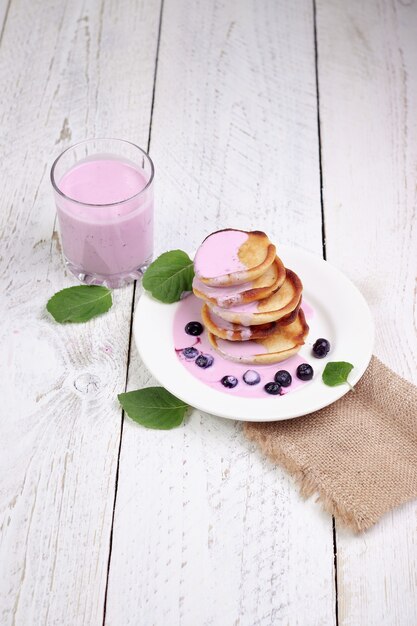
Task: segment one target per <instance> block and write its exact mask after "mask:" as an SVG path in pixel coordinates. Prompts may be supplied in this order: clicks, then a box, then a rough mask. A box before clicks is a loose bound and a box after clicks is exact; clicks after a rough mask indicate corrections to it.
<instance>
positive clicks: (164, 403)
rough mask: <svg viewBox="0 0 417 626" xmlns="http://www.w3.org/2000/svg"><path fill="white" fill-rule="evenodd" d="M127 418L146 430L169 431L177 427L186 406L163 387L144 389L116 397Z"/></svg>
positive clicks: (182, 417)
mask: <svg viewBox="0 0 417 626" xmlns="http://www.w3.org/2000/svg"><path fill="white" fill-rule="evenodd" d="M117 397H118V399H119V402H120V404H121V405H122V407H123V409H124V410H125V411H126V413H127V414H128V416H129V417H130V418H131V419H132V420H134V421H135V422H138V424H141V425H142V426H146V428H156V429H158V430H170V429H171V428H175V427H176V426H179V425H180V424H181V423H182V421H183V419H184V415H185V412H186V410H187V409H188V405H187V404H185V402H183V401H182V400H178V398H176V397H175V396H173V395H172V393H169V391H167V390H166V389H164V388H163V387H145V389H138V390H137V391H128V392H127V393H121V394H119V395H118V396H117Z"/></svg>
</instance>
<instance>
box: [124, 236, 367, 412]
mask: <svg viewBox="0 0 417 626" xmlns="http://www.w3.org/2000/svg"><path fill="white" fill-rule="evenodd" d="M279 252H280V254H281V253H282V256H283V257H284V256H285V255H288V256H291V255H292V256H295V257H299V258H300V263H303V262H304V261H305V260H308V259H309V258H310V259H313V260H314V263H318V264H319V265H321V266H322V267H326V268H328V269H329V270H330V272H333V273H334V274H335V275H336V276H337V277H339V278H340V279H341V280H342V281H344V282H345V283H346V284H349V288H350V289H351V290H352V292H353V293H355V296H356V297H357V302H360V305H361V306H362V309H363V312H366V314H367V320H366V321H367V331H368V350H367V352H366V355H365V356H364V358H363V360H362V363H361V365H360V366H355V367H354V369H353V370H352V373H351V383H352V385H356V384H357V383H358V381H359V380H360V379H361V378H362V376H363V374H364V373H365V371H366V369H367V368H368V365H369V363H370V360H371V358H372V354H373V346H374V338H375V325H374V320H373V317H372V313H371V310H370V308H369V305H368V303H367V302H366V300H365V298H364V296H363V295H362V293H361V291H360V290H359V289H358V287H357V286H356V285H355V284H354V283H353V282H352V281H351V280H350V278H348V277H347V276H346V274H344V273H343V272H342V271H341V270H340V269H339V268H337V267H335V266H334V265H332V264H331V263H329V262H328V261H327V260H325V259H323V258H322V257H320V256H319V255H317V254H314V253H312V252H309V251H307V250H305V249H304V248H300V247H297V246H286V245H282V246H280V250H279ZM291 264H292V263H290V264H289V265H291ZM299 273H300V274H302V272H299ZM301 280H303V276H302V275H301ZM149 305H151V306H157V307H158V308H159V307H170V309H169V311H170V313H171V316H173V315H174V314H175V310H176V308H177V307H178V305H179V303H178V302H177V303H174V304H172V305H169V304H168V305H167V304H164V303H162V302H159V301H158V300H156V299H154V298H153V297H152V296H151V295H150V294H149V293H148V292H146V291H143V293H142V294H141V296H140V298H139V301H138V303H137V305H136V307H135V314H134V319H133V337H134V341H135V345H136V348H137V350H138V352H139V355H140V358H141V360H142V361H143V363H144V365H145V367H146V368H147V369H148V370H149V372H150V373H151V374H152V376H153V377H154V378H155V379H156V380H157V381H159V384H161V385H163V386H164V387H165V389H167V390H168V391H169V392H170V393H172V394H173V395H175V396H176V397H178V398H180V399H181V400H183V401H184V402H187V404H189V405H190V406H191V407H193V408H195V409H197V410H198V411H201V412H203V413H207V414H210V415H214V416H216V417H222V418H224V419H232V420H238V421H254V422H255V421H256V422H274V421H283V420H286V419H295V418H297V417H302V416H303V415H308V414H310V413H314V412H315V411H318V410H320V409H322V408H324V407H326V406H330V405H331V404H333V403H334V402H336V401H337V400H339V399H340V398H341V397H343V396H344V395H345V394H346V393H348V392H349V391H350V388H349V387H348V386H347V385H339V386H337V387H323V390H325V393H324V394H323V396H322V399H321V400H320V401H317V402H315V403H314V404H313V405H311V404H309V403H305V404H306V406H305V407H304V408H300V409H297V410H296V411H295V412H294V411H290V413H287V414H284V415H274V416H272V415H271V416H265V415H262V413H263V410H262V408H261V406H262V404H263V409H264V410H265V406H266V405H267V404H268V405H270V406H272V403H273V402H274V400H273V399H270V398H248V397H243V396H227V394H225V393H224V392H223V391H217V390H215V389H213V388H212V387H209V386H207V385H206V384H205V383H204V382H202V381H199V380H198V379H196V378H195V377H193V376H192V375H191V374H189V372H188V371H187V370H186V369H185V368H184V367H183V366H182V365H181V364H180V362H179V361H177V359H176V357H175V359H176V362H177V363H178V364H179V366H180V367H181V369H182V371H184V372H186V374H187V376H190V378H191V380H192V381H194V382H195V383H199V385H198V386H200V385H201V386H202V388H204V389H205V390H210V392H207V393H208V395H211V392H213V393H214V394H216V395H217V394H219V399H221V400H222V399H224V398H228V401H230V400H233V401H235V402H234V403H235V404H238V405H239V401H240V402H242V401H244V403H245V405H247V406H246V409H247V413H250V416H249V417H245V416H242V415H241V411H240V410H237V411H236V413H233V412H232V411H230V410H227V411H226V412H225V411H224V410H221V409H217V408H216V406H214V407H213V406H210V408H208V407H207V404H205V403H204V402H203V403H201V402H200V401H199V397H198V394H196V396H195V397H194V398H193V401H192V402H190V400H189V399H188V398H187V397H184V394H183V392H182V390H179V389H178V388H176V387H175V382H173V383H171V380H166V379H164V381H163V382H161V381H160V372H158V371H157V368H155V367H154V366H153V363H152V359H148V358H147V355H146V354H144V352H145V353H146V349H145V348H144V346H143V344H142V337H141V333H140V332H139V329H138V327H139V322H140V317H141V315H142V311H143V309H144V307H146V306H149ZM171 321H172V320H171ZM364 352H365V351H364ZM150 361H151V362H150ZM326 362H327V361H326ZM179 371H181V370H179ZM162 378H164V377H163V376H162ZM297 393H298V391H295V392H294V395H296V394H297ZM185 395H186V396H187V393H185ZM200 395H201V394H200ZM288 396H292V397H293V394H288V395H286V396H283V398H285V397H288ZM203 397H204V396H203ZM275 402H276V399H275ZM260 405H261V406H260ZM249 406H250V410H249V409H248V407H249ZM255 406H256V407H257V408H258V410H259V414H260V417H256V416H254V415H253V412H252V411H253V409H254V408H255Z"/></svg>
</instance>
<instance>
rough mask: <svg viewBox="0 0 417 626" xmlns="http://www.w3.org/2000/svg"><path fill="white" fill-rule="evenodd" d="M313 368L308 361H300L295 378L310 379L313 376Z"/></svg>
mask: <svg viewBox="0 0 417 626" xmlns="http://www.w3.org/2000/svg"><path fill="white" fill-rule="evenodd" d="M313 374H314V370H313V368H312V367H311V365H309V364H308V363H301V365H299V366H298V367H297V378H299V379H300V380H311V379H312V378H313Z"/></svg>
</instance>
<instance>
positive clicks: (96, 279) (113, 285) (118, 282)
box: [64, 257, 152, 289]
mask: <svg viewBox="0 0 417 626" xmlns="http://www.w3.org/2000/svg"><path fill="white" fill-rule="evenodd" d="M64 262H65V265H66V267H67V268H68V269H69V271H70V272H71V274H73V275H74V276H75V277H76V278H78V280H79V281H80V282H82V283H84V285H104V286H105V287H108V288H109V289H119V288H120V287H124V286H125V285H129V284H130V283H133V282H134V281H135V280H140V279H141V278H142V276H143V274H144V273H145V272H146V270H147V269H148V267H149V265H150V263H151V262H152V257H151V258H149V259H147V260H146V261H145V263H144V264H143V265H141V266H140V267H138V268H136V269H134V270H131V271H130V272H121V273H120V274H107V275H103V274H89V273H86V271H85V270H84V269H82V268H80V267H78V266H76V265H74V263H72V262H71V261H69V260H68V259H66V258H65V257H64Z"/></svg>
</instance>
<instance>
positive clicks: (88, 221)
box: [56, 155, 153, 275]
mask: <svg viewBox="0 0 417 626" xmlns="http://www.w3.org/2000/svg"><path fill="white" fill-rule="evenodd" d="M147 183H148V180H147V178H146V177H145V174H144V172H143V171H142V170H141V169H140V168H138V167H136V166H135V165H134V164H133V163H131V162H130V161H125V160H122V159H118V158H110V157H107V156H104V155H103V156H102V157H100V156H98V157H94V159H90V160H85V161H82V162H80V163H79V164H77V165H76V166H74V167H73V168H72V169H70V170H69V171H68V172H66V173H65V174H64V176H63V177H62V178H61V180H60V181H59V182H58V186H59V189H60V190H61V191H62V192H63V193H64V194H65V195H66V196H67V198H63V197H62V196H60V195H59V194H56V202H57V209H58V217H59V224H60V231H61V238H62V246H63V251H64V255H65V257H66V258H67V259H68V260H69V261H70V262H71V263H72V264H73V265H75V266H77V267H80V268H82V269H83V270H84V271H85V272H86V273H91V274H103V275H112V274H120V273H123V272H129V271H133V270H135V269H137V268H139V267H140V266H141V265H143V264H144V263H145V262H146V261H148V260H149V259H150V258H151V256H152V246H153V197H152V189H151V188H148V189H146V190H145V191H143V193H141V194H140V195H137V194H139V192H141V191H142V190H144V188H145V187H146V185H147ZM72 200H76V201H77V202H73V201H72ZM115 203H120V204H115ZM91 205H99V206H91ZM100 205H101V206H100ZM109 205H110V206H109Z"/></svg>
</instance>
